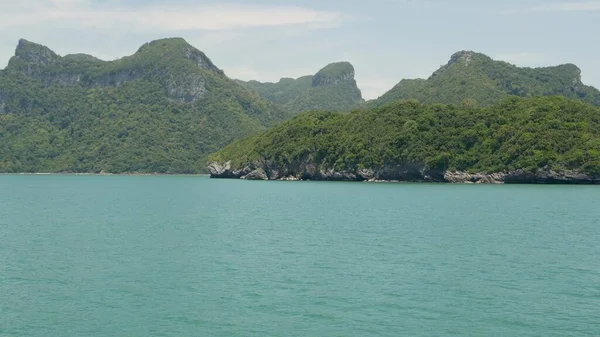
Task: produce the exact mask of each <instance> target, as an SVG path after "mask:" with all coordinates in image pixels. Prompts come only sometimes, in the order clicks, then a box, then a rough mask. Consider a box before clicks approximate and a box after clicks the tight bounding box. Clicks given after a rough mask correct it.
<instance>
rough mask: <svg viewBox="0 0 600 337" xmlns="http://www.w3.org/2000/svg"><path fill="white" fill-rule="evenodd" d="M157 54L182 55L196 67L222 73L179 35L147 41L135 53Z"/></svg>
mask: <svg viewBox="0 0 600 337" xmlns="http://www.w3.org/2000/svg"><path fill="white" fill-rule="evenodd" d="M140 54H146V55H157V56H160V57H164V56H173V57H184V58H187V59H189V60H191V61H193V62H195V63H196V64H197V65H198V67H200V68H203V69H206V70H210V71H214V72H217V73H219V74H221V75H224V73H223V71H222V70H221V69H219V68H218V67H217V66H215V64H214V63H213V62H212V61H211V60H210V59H209V58H208V56H206V54H204V53H203V52H201V51H200V50H198V49H196V48H195V47H194V46H192V45H191V44H189V43H188V42H187V41H186V40H185V39H183V38H180V37H174V38H166V39H159V40H154V41H151V42H148V43H146V44H144V45H143V46H141V47H140V48H139V49H138V51H137V52H136V55H140Z"/></svg>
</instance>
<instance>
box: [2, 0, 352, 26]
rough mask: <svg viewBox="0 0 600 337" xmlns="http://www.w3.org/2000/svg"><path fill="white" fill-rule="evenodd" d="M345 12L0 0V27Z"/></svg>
mask: <svg viewBox="0 0 600 337" xmlns="http://www.w3.org/2000/svg"><path fill="white" fill-rule="evenodd" d="M346 18H347V17H346V15H344V14H343V13H340V12H328V11H317V10H313V9H310V8H303V7H295V6H256V5H255V6H250V5H235V4H229V5H214V4H213V5H193V6H190V5H188V6H183V5H179V6H178V5H172V4H170V5H168V6H167V5H152V6H141V7H135V8H133V7H125V6H122V5H118V4H112V5H104V6H98V5H93V4H92V3H91V2H90V1H88V0H21V1H20V2H18V3H16V4H15V3H13V2H12V1H10V2H9V1H2V3H0V28H9V27H21V26H32V25H43V24H48V23H57V24H63V25H64V24H73V25H76V26H84V27H94V28H104V29H108V28H112V27H115V26H120V27H123V26H124V25H126V26H127V27H128V28H129V29H134V30H136V31H152V30H161V31H218V30H231V29H239V28H254V27H273V26H282V25H312V26H316V27H318V28H322V27H331V26H336V25H339V24H341V22H342V21H344V20H345V19H346Z"/></svg>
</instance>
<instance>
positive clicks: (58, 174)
mask: <svg viewBox="0 0 600 337" xmlns="http://www.w3.org/2000/svg"><path fill="white" fill-rule="evenodd" d="M0 176H98V177H110V176H113V177H119V176H121V177H127V176H132V177H178V176H179V177H210V174H209V173H189V174H186V173H55V172H16V173H8V172H2V173H0Z"/></svg>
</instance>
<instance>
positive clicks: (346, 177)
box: [208, 162, 600, 184]
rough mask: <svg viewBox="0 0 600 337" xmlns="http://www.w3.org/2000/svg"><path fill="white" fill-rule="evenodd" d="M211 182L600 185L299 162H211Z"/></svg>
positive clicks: (546, 171) (560, 176)
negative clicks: (339, 167) (340, 167)
mask: <svg viewBox="0 0 600 337" xmlns="http://www.w3.org/2000/svg"><path fill="white" fill-rule="evenodd" d="M208 168H209V171H210V173H211V177H212V178H230V179H254V180H317V181H319V180H329V181H371V182H379V181H398V182H443V183H460V184H472V183H474V184H505V183H506V184H600V175H589V174H585V173H582V172H578V171H573V170H553V169H551V168H548V167H545V168H542V169H540V170H538V171H536V172H527V171H524V170H515V171H510V172H496V173H468V172H464V171H441V170H437V169H430V168H428V167H427V166H425V165H419V164H417V163H409V162H407V163H400V164H396V165H385V166H382V167H378V168H361V169H357V170H356V171H355V172H354V171H352V172H350V171H336V170H334V169H331V168H327V167H322V166H321V165H318V164H316V163H309V162H302V163H296V164H293V165H286V166H278V165H274V164H273V163H262V162H255V163H252V164H250V165H246V166H245V167H244V168H241V169H236V168H232V165H231V162H226V163H218V162H211V163H210V164H209V166H208Z"/></svg>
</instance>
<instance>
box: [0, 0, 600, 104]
mask: <svg viewBox="0 0 600 337" xmlns="http://www.w3.org/2000/svg"><path fill="white" fill-rule="evenodd" d="M599 36H600V0H598V1H596V0H581V1H578V0H498V1H496V0H494V1H492V0H369V1H364V0H361V1H357V0H288V1H283V0H279V1H278V0H270V1H267V0H254V1H249V0H237V1H235V0H206V1H203V0H160V1H159V0H147V1H142V0H103V1H100V0H19V1H9V0H1V1H0V68H4V67H5V66H6V64H7V62H8V60H9V58H10V57H11V56H12V55H13V54H14V49H15V47H16V45H17V42H18V39H19V38H25V39H27V40H30V41H33V42H37V43H41V44H43V45H46V46H48V47H50V48H51V49H52V50H54V51H55V52H57V53H58V54H60V55H66V54H69V53H87V54H91V55H94V56H96V57H99V58H101V59H104V60H113V59H117V58H120V57H123V56H126V55H131V54H133V53H134V52H135V51H136V50H137V49H138V48H139V47H140V46H141V45H142V44H144V43H146V42H148V41H151V40H156V39H160V38H166V37H183V38H185V39H186V40H187V41H188V42H189V43H190V44H192V45H193V46H195V47H196V48H198V49H200V50H202V51H203V52H205V53H206V54H207V55H208V56H209V57H210V58H211V60H212V61H213V62H214V63H215V64H216V65H217V66H218V67H220V68H221V69H223V70H224V71H225V73H226V74H227V75H228V76H229V77H231V78H238V79H242V80H251V79H254V80H259V81H263V82H264V81H270V82H276V81H278V80H279V79H280V78H282V77H294V78H295V77H299V76H303V75H309V74H314V73H316V72H317V71H318V70H319V69H320V68H322V67H324V66H325V65H327V64H329V63H331V62H337V61H349V62H351V63H352V64H353V65H354V67H355V70H356V80H357V82H358V86H359V87H360V89H361V90H362V92H363V96H364V97H365V98H367V99H372V98H376V97H378V96H380V95H382V94H383V93H384V92H386V91H387V90H389V89H390V88H391V87H393V86H394V85H395V84H396V83H398V82H399V81H400V80H401V79H403V78H427V77H429V75H431V73H433V72H434V71H435V70H436V69H437V68H439V67H440V66H441V65H443V64H446V63H447V62H448V60H449V59H450V56H451V55H452V54H453V53H455V52H457V51H460V50H473V51H476V52H481V53H484V54H487V55H489V56H491V57H492V58H494V59H497V60H503V61H508V62H510V63H513V64H516V65H518V66H528V67H539V66H551V65H557V64H562V63H574V64H576V65H577V66H579V67H580V68H581V69H582V76H583V81H584V83H586V84H589V85H593V86H595V87H597V88H600V66H599V65H598V64H599V63H600V57H599V56H598V55H600V43H598V37H599Z"/></svg>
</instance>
